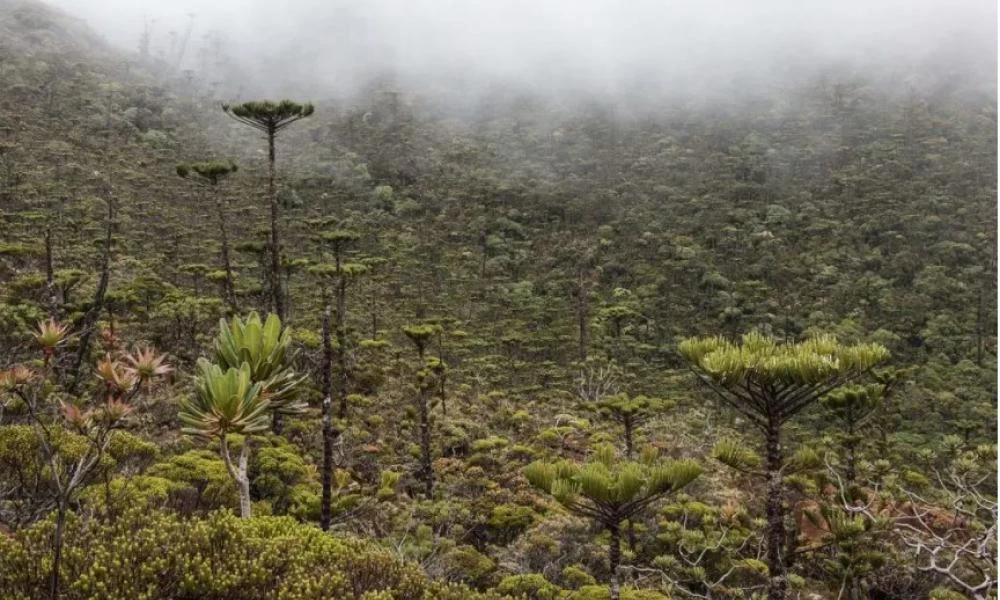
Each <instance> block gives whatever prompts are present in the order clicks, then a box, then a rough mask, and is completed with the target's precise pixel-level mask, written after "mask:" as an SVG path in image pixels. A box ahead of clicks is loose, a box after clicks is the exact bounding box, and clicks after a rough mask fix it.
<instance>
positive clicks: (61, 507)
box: [49, 498, 66, 600]
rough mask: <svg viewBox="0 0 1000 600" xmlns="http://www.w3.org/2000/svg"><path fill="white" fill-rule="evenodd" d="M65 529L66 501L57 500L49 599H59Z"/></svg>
mask: <svg viewBox="0 0 1000 600" xmlns="http://www.w3.org/2000/svg"><path fill="white" fill-rule="evenodd" d="M65 528H66V501H65V499H63V498H59V503H58V505H57V506H56V530H55V533H54V535H53V541H52V576H51V577H50V579H49V598H50V599H51V600H57V599H58V598H59V583H60V582H59V571H60V569H61V568H62V548H63V530H64V529H65Z"/></svg>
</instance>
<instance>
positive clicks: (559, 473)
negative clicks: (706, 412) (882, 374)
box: [524, 447, 701, 525]
mask: <svg viewBox="0 0 1000 600" xmlns="http://www.w3.org/2000/svg"><path fill="white" fill-rule="evenodd" d="M613 452H614V451H613V450H612V449H609V448H608V447H601V448H598V449H597V450H596V451H595V453H594V457H595V460H592V461H591V462H588V463H583V464H576V463H572V462H569V461H561V462H557V463H544V462H533V463H531V464H530V465H528V466H527V467H525V469H524V475H525V477H526V478H527V479H528V481H529V482H530V483H531V485H533V486H534V487H536V488H538V489H539V490H541V491H543V492H545V493H547V494H551V495H552V496H553V497H554V498H555V499H556V500H557V501H558V502H559V503H560V504H562V505H563V506H565V507H566V508H568V509H570V510H571V511H573V512H576V513H579V514H581V515H584V516H588V517H591V518H594V519H596V520H598V521H599V522H601V523H602V524H603V525H614V524H617V523H620V522H621V521H623V520H625V519H628V518H630V517H631V516H632V515H635V514H636V513H638V512H639V511H641V510H642V509H643V508H645V507H646V506H647V505H649V504H650V503H651V502H652V501H653V500H656V499H657V498H659V497H661V496H663V495H665V494H669V493H671V492H676V491H677V490H679V489H681V488H683V487H684V486H686V485H688V484H689V483H691V482H692V481H693V480H694V479H695V478H697V477H698V475H700V474H701V467H700V466H699V465H698V464H697V463H695V462H694V461H690V460H679V461H667V462H665V463H663V464H652V465H650V464H645V463H638V462H618V461H615V460H614V458H613Z"/></svg>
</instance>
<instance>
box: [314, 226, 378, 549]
mask: <svg viewBox="0 0 1000 600" xmlns="http://www.w3.org/2000/svg"><path fill="white" fill-rule="evenodd" d="M358 237H359V236H358V234H357V233H355V232H352V231H343V230H335V231H328V232H324V233H323V234H321V235H320V239H321V240H322V241H324V242H326V243H329V244H330V245H331V246H332V247H333V255H334V263H333V264H332V265H331V264H320V265H316V266H314V267H312V268H310V269H309V271H310V273H312V274H313V275H316V276H318V277H319V278H320V280H321V283H320V286H321V288H322V291H323V365H322V371H323V404H322V409H321V410H322V421H323V425H322V430H323V467H322V485H323V495H322V498H321V501H320V527H321V528H322V529H323V530H324V531H326V530H328V529H329V528H330V519H331V516H332V515H331V503H332V501H333V443H334V442H335V441H336V439H337V436H338V435H339V431H338V430H337V429H336V428H335V427H334V424H333V359H334V354H335V353H334V348H333V343H332V340H331V336H330V329H331V327H330V325H331V324H330V320H331V316H332V315H333V314H335V315H336V321H335V325H334V330H335V332H336V339H337V348H336V358H337V401H338V404H339V407H338V416H339V417H340V418H341V419H343V418H344V417H345V416H347V388H348V383H349V381H348V369H347V327H346V319H347V284H348V281H349V280H350V279H351V278H352V277H355V276H357V275H360V274H361V273H363V272H364V271H366V270H367V267H366V266H365V265H363V264H360V263H352V262H346V261H345V260H344V259H345V251H346V246H347V244H349V243H350V242H352V241H354V240H357V239H358ZM331 283H332V287H333V288H334V293H333V294H331V293H330V287H331ZM331 296H334V297H335V298H336V313H334V310H333V306H332V301H331Z"/></svg>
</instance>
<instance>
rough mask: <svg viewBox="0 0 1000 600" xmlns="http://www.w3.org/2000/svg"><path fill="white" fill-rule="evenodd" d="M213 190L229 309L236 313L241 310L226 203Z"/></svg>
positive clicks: (217, 192) (216, 191)
mask: <svg viewBox="0 0 1000 600" xmlns="http://www.w3.org/2000/svg"><path fill="white" fill-rule="evenodd" d="M213 192H214V194H215V208H216V211H218V213H219V234H220V235H221V236H222V268H223V269H224V270H225V272H226V282H225V286H226V289H225V293H226V303H227V304H229V310H230V311H231V312H232V313H233V314H236V313H238V312H239V307H238V306H237V304H236V286H235V285H234V284H233V265H232V262H231V261H230V260H229V234H228V233H227V232H226V203H225V200H223V199H222V198H221V197H220V195H219V191H218V190H217V189H214V188H213Z"/></svg>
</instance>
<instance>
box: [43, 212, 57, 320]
mask: <svg viewBox="0 0 1000 600" xmlns="http://www.w3.org/2000/svg"><path fill="white" fill-rule="evenodd" d="M52 264H53V259H52V228H51V227H46V228H45V288H46V291H47V292H48V296H49V297H48V301H49V306H48V309H49V316H50V317H52V318H53V319H55V318H56V317H58V316H59V299H58V297H57V296H56V289H57V288H56V280H55V270H54V269H53V266H52Z"/></svg>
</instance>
